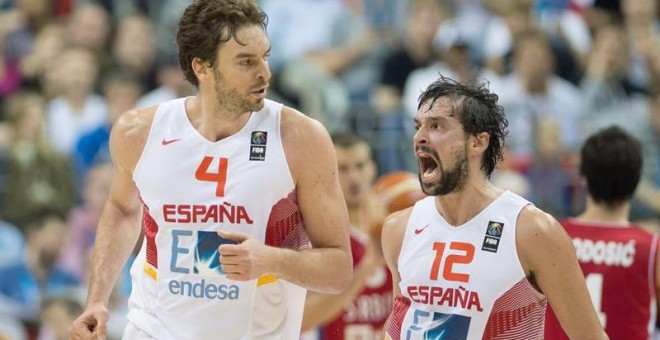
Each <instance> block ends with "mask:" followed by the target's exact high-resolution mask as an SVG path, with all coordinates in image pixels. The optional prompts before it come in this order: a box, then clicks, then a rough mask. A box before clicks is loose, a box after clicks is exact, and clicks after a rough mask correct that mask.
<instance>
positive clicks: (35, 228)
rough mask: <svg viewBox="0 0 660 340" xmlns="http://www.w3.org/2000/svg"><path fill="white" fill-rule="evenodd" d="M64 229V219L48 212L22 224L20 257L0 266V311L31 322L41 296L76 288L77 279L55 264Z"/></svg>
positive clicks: (37, 312) (60, 247)
mask: <svg viewBox="0 0 660 340" xmlns="http://www.w3.org/2000/svg"><path fill="white" fill-rule="evenodd" d="M66 229H67V225H66V223H65V222H64V219H63V218H62V217H61V216H60V215H57V214H52V213H44V214H43V215H38V216H37V215H35V216H33V220H32V221H30V222H28V223H27V224H26V225H25V235H26V239H27V244H26V251H25V254H24V257H23V259H22V260H21V261H19V262H17V263H14V264H12V265H8V266H5V267H3V268H0V301H1V303H0V313H3V312H4V313H6V312H9V313H10V314H12V315H14V316H18V317H20V318H21V319H23V320H26V321H35V320H37V318H38V316H39V309H40V307H41V302H42V298H43V297H44V296H47V295H52V294H59V293H62V292H64V291H66V290H68V289H74V288H75V287H77V285H78V284H79V283H80V281H78V280H77V279H76V278H75V277H74V276H72V275H71V274H69V273H67V272H66V271H63V270H62V269H60V268H58V267H57V266H55V263H56V261H57V258H58V256H59V253H60V251H61V250H62V246H63V244H64V235H65V233H66Z"/></svg>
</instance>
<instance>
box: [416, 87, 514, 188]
mask: <svg viewBox="0 0 660 340" xmlns="http://www.w3.org/2000/svg"><path fill="white" fill-rule="evenodd" d="M439 98H447V99H448V100H450V101H451V102H452V103H453V105H452V113H453V114H455V115H456V117H457V118H458V120H459V121H460V122H461V125H463V130H465V132H466V133H467V134H468V135H476V134H478V133H482V132H486V133H488V135H489V136H490V141H489V143H488V148H486V151H485V152H484V154H483V156H482V158H481V169H482V170H484V171H485V172H486V175H487V176H490V174H491V173H492V172H493V170H494V169H495V166H496V165H497V163H499V162H500V161H501V160H502V159H503V156H502V148H503V147H504V139H505V137H506V134H507V126H508V125H509V121H508V120H507V119H506V115H505V114H504V108H503V107H502V106H500V105H498V104H497V99H498V96H497V95H496V94H494V93H491V92H490V91H489V90H488V82H487V81H483V82H481V83H479V84H478V85H474V86H472V85H468V84H463V83H460V82H457V81H455V80H453V79H450V78H447V77H444V76H442V75H441V76H440V78H439V79H438V80H436V81H435V82H433V84H431V85H429V87H428V88H427V89H426V90H425V91H424V92H423V93H422V94H421V95H420V96H419V105H418V106H417V109H418V110H419V108H421V107H422V105H423V104H424V103H426V102H427V101H431V103H430V104H431V105H430V107H433V105H434V104H435V102H436V101H437V100H438V99H439Z"/></svg>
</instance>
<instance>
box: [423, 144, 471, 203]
mask: <svg viewBox="0 0 660 340" xmlns="http://www.w3.org/2000/svg"><path fill="white" fill-rule="evenodd" d="M425 151H426V152H428V153H430V154H431V155H432V156H433V158H435V159H436V160H437V161H438V169H439V171H440V178H439V179H438V180H437V181H436V182H435V183H425V182H423V181H422V171H420V172H419V183H420V184H421V185H422V191H423V192H424V193H425V194H427V195H430V196H442V195H447V194H450V193H452V192H456V191H460V190H462V189H463V188H464V187H465V183H466V182H467V176H468V169H467V151H466V150H463V152H460V151H459V152H457V153H456V155H455V156H456V162H454V166H453V167H452V168H451V169H448V170H446V169H445V168H444V167H443V166H442V161H441V160H440V156H439V155H438V153H437V151H435V150H433V149H431V148H428V149H426V150H425Z"/></svg>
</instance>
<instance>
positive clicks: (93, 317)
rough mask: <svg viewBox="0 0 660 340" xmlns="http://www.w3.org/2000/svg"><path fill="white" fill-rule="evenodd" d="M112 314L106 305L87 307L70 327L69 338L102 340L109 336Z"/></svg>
mask: <svg viewBox="0 0 660 340" xmlns="http://www.w3.org/2000/svg"><path fill="white" fill-rule="evenodd" d="M109 318H110V314H109V313H108V308H107V307H106V306H104V305H101V304H98V305H92V306H89V307H87V309H86V310H85V312H84V313H83V314H82V315H80V316H79V317H78V318H77V319H76V320H75V321H74V322H73V323H72V324H71V326H69V338H71V339H73V340H78V339H82V340H87V339H102V340H105V338H106V336H107V334H108V319H109Z"/></svg>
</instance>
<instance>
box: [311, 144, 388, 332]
mask: <svg viewBox="0 0 660 340" xmlns="http://www.w3.org/2000/svg"><path fill="white" fill-rule="evenodd" d="M332 142H333V143H334V146H335V152H336V156H337V165H338V169H339V183H340V186H341V189H342V192H343V193H344V200H345V202H346V206H347V207H348V216H349V222H350V225H351V228H350V239H351V251H352V253H353V266H354V268H353V272H354V275H353V280H352V281H351V284H350V285H349V286H348V288H347V289H346V290H345V291H344V292H342V293H341V294H339V295H327V294H319V293H313V292H310V293H308V295H307V300H306V302H305V313H304V317H303V330H304V331H307V330H310V329H313V328H316V329H313V330H312V331H310V332H307V333H306V334H305V339H306V340H312V339H332V340H343V339H382V338H383V336H382V329H383V325H384V324H385V321H386V320H387V317H388V316H389V313H390V310H391V309H392V278H391V276H390V273H389V270H388V269H387V266H386V265H385V262H384V261H383V256H382V252H381V249H380V244H379V240H378V239H371V237H370V233H369V228H371V227H372V226H373V225H374V224H376V223H382V222H383V218H384V216H385V210H384V207H383V205H382V204H380V201H379V200H378V199H377V197H375V195H374V192H373V189H372V186H373V182H374V178H375V177H376V164H375V162H374V161H373V159H372V154H371V147H370V146H369V144H367V142H366V141H365V140H363V139H361V138H360V137H358V136H357V135H355V134H353V133H348V132H344V133H336V134H333V135H332Z"/></svg>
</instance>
